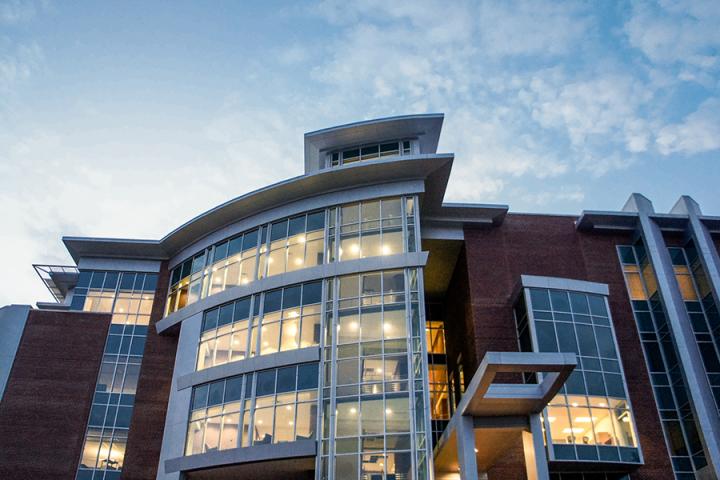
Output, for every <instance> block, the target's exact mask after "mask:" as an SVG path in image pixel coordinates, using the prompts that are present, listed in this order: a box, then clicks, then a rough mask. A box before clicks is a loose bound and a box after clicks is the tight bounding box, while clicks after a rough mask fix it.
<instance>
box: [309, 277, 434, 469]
mask: <svg viewBox="0 0 720 480" xmlns="http://www.w3.org/2000/svg"><path fill="white" fill-rule="evenodd" d="M419 274H420V271H418V270H415V269H410V270H393V271H383V272H372V273H364V274H360V275H350V276H343V277H339V278H335V279H331V280H328V281H327V287H326V292H327V297H326V298H327V303H326V325H327V328H326V329H325V348H324V353H323V358H324V361H323V379H324V388H323V394H322V402H323V403H322V405H323V408H322V411H323V422H322V436H321V439H322V443H321V445H322V447H321V451H322V456H321V461H320V466H319V477H318V478H323V479H343V480H344V479H353V478H364V479H365V478H411V477H412V478H419V479H423V478H427V475H428V454H429V448H428V446H429V444H428V440H427V438H426V435H427V434H428V433H429V431H428V421H429V418H428V416H427V413H428V412H427V409H426V407H425V406H426V405H427V397H426V392H425V385H426V384H427V378H426V373H425V369H426V368H427V363H426V362H427V356H426V349H425V347H424V335H425V334H424V327H423V325H424V323H423V321H424V320H423V316H424V315H423V312H422V309H421V305H423V303H422V298H421V294H420V292H421V289H420V286H419V279H418V275H419ZM413 472H417V474H416V475H415V476H413Z"/></svg>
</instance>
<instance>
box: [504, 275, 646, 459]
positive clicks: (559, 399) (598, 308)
mask: <svg viewBox="0 0 720 480" xmlns="http://www.w3.org/2000/svg"><path fill="white" fill-rule="evenodd" d="M526 305H527V310H526ZM515 318H516V321H517V326H518V338H519V341H520V346H521V349H523V350H528V349H529V347H532V350H533V351H539V352H572V353H575V354H576V355H577V356H578V366H577V367H576V369H575V370H574V371H573V373H572V374H571V375H570V377H569V378H568V380H567V381H566V382H565V385H564V386H563V387H562V390H561V393H560V394H559V395H557V396H556V397H555V399H553V401H552V402H551V405H550V406H549V407H548V408H547V410H546V411H545V413H544V423H545V429H546V432H547V433H546V434H547V435H548V437H549V438H548V439H549V440H550V443H551V444H552V457H553V459H555V460H583V461H609V462H620V461H622V462H631V463H636V462H639V461H640V457H639V452H638V449H637V446H638V443H637V436H636V434H635V427H634V422H633V418H632V413H631V409H630V407H629V404H628V400H627V398H628V397H627V393H626V389H625V380H624V375H623V371H622V365H621V364H620V356H619V354H618V351H617V347H616V344H615V334H614V331H613V327H612V323H611V320H610V315H609V312H608V308H607V302H606V299H605V297H604V296H601V295H593V294H587V293H583V292H575V291H565V290H555V289H545V288H529V289H525V291H524V298H523V299H522V301H519V302H518V304H517V305H516V308H515ZM525 380H526V381H529V380H531V379H530V378H526V379H525Z"/></svg>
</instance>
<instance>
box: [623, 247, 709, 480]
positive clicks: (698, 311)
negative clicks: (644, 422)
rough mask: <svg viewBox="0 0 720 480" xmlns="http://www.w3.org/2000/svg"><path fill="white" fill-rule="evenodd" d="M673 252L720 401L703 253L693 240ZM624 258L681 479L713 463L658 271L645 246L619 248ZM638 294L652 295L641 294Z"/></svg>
mask: <svg viewBox="0 0 720 480" xmlns="http://www.w3.org/2000/svg"><path fill="white" fill-rule="evenodd" d="M668 253H669V255H670V259H671V260H672V264H673V267H674V270H675V277H676V280H677V284H678V287H679V289H680V293H681V295H682V297H683V299H684V300H685V308H686V310H687V313H688V316H689V318H690V324H691V326H692V329H693V331H694V333H695V337H696V340H697V342H698V346H699V347H700V350H701V352H702V353H701V355H702V357H703V362H704V364H705V368H706V371H707V378H708V381H709V383H710V385H711V387H713V389H712V390H713V393H714V394H715V396H716V402H717V401H718V399H719V398H720V388H718V386H719V385H718V383H717V382H718V381H719V380H718V378H716V377H718V375H717V374H716V373H714V371H715V369H717V368H718V364H717V359H718V355H717V349H716V347H715V344H716V343H717V341H718V339H717V338H715V337H714V336H711V335H710V334H709V333H708V331H709V328H708V326H709V325H712V324H716V322H710V323H708V320H709V318H712V317H713V316H715V315H717V309H716V308H715V305H714V301H713V300H712V295H708V296H706V295H707V293H708V290H706V289H704V288H703V285H706V282H705V278H704V272H703V270H702V266H701V265H699V262H698V261H697V252H696V251H695V247H694V245H693V244H692V242H689V243H688V244H687V245H686V246H685V247H683V248H679V247H670V248H669V249H668ZM618 257H619V260H620V263H621V265H622V269H623V272H624V274H625V281H626V284H627V288H628V293H629V295H630V298H631V300H632V301H631V305H632V308H633V314H634V316H635V321H636V324H637V327H638V330H639V332H640V338H641V341H642V346H643V350H644V353H645V360H646V363H647V367H648V370H649V371H650V372H651V375H650V380H651V382H652V385H653V391H654V393H655V401H656V404H657V406H658V411H659V412H660V417H661V419H662V425H663V429H664V431H665V438H666V443H667V447H668V451H669V453H670V456H671V459H672V465H673V469H674V471H675V473H676V474H677V475H678V477H681V476H683V475H686V474H690V475H692V474H693V472H694V471H695V470H698V469H701V468H703V467H704V466H705V465H707V459H706V458H705V455H704V453H703V449H702V446H701V444H700V442H698V441H696V439H697V428H696V426H695V422H696V420H695V418H694V415H693V413H692V410H691V409H690V406H689V402H688V393H687V385H686V381H685V379H684V378H683V377H682V376H681V375H679V374H678V373H677V372H679V364H678V357H677V353H676V346H675V344H674V340H673V338H672V335H671V334H670V332H669V328H668V325H667V321H666V314H665V307H664V305H663V303H662V301H661V300H660V298H659V294H658V293H657V281H656V279H655V273H654V271H653V268H652V265H651V264H650V260H649V258H648V257H647V255H646V253H645V248H644V246H643V245H642V243H641V242H638V243H637V244H636V245H623V246H619V247H618ZM637 272H642V274H641V275H639V274H638V273H637ZM634 291H642V292H647V294H646V295H645V294H643V295H637V294H634V293H633V292H634ZM700 299H702V300H701V301H698V300H700ZM715 318H717V317H715ZM671 378H672V381H671Z"/></svg>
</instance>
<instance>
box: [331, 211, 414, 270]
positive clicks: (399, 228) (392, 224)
mask: <svg viewBox="0 0 720 480" xmlns="http://www.w3.org/2000/svg"><path fill="white" fill-rule="evenodd" d="M339 213H340V220H339V225H340V247H339V249H338V254H337V258H338V259H339V260H340V261H344V260H354V259H357V258H366V257H375V256H383V255H392V254H397V253H402V252H403V251H404V247H403V221H402V212H401V199H399V198H395V199H388V200H374V201H368V202H362V203H355V204H350V205H344V206H343V207H342V208H340V209H339Z"/></svg>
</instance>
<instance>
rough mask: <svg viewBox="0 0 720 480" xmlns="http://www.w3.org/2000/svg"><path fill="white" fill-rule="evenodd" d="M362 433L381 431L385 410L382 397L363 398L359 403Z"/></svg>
mask: <svg viewBox="0 0 720 480" xmlns="http://www.w3.org/2000/svg"><path fill="white" fill-rule="evenodd" d="M360 412H361V415H362V416H361V418H362V421H361V424H362V434H363V435H364V434H368V433H370V434H372V433H383V419H384V418H385V412H384V408H383V401H382V398H380V399H375V400H363V401H362V402H361V404H360Z"/></svg>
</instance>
